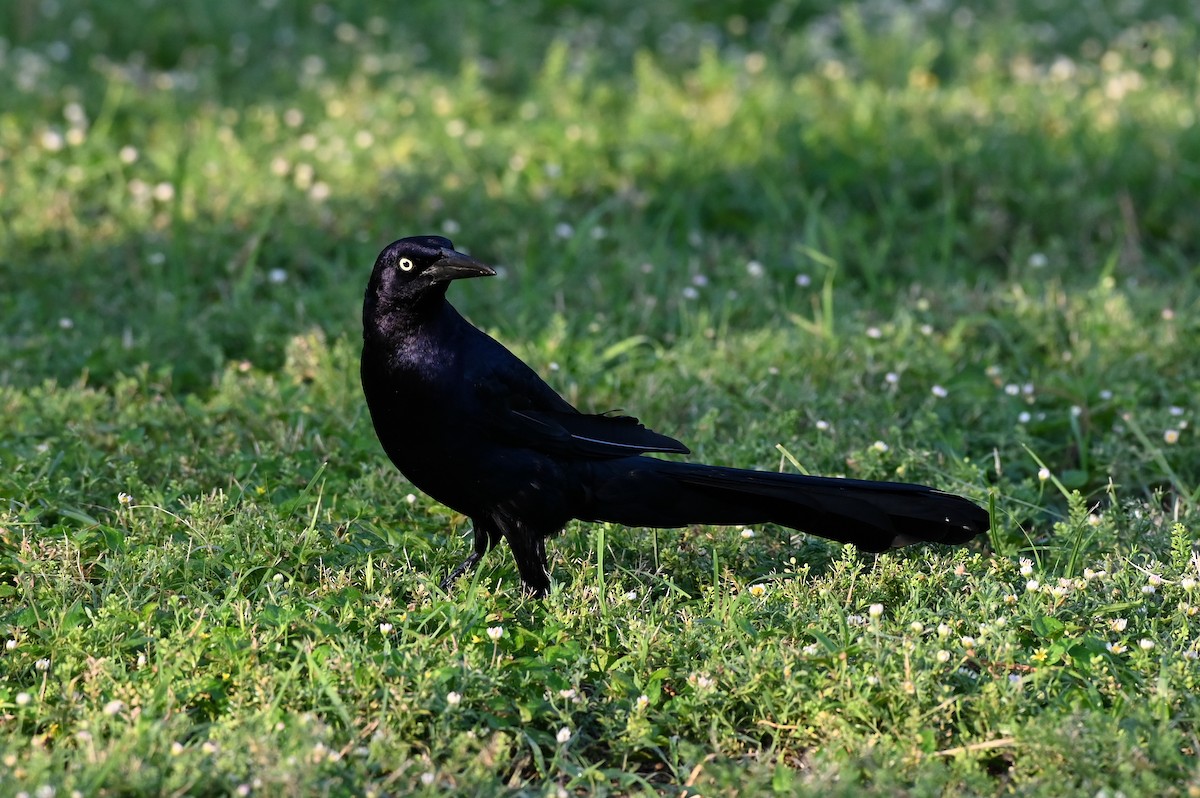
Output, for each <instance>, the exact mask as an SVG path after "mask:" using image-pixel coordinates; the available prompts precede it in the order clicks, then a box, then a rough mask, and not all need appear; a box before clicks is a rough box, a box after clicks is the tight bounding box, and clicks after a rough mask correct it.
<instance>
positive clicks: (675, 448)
mask: <svg viewBox="0 0 1200 798" xmlns="http://www.w3.org/2000/svg"><path fill="white" fill-rule="evenodd" d="M508 416H509V418H510V419H511V421H512V425H511V427H510V428H509V431H511V432H513V433H515V434H516V435H518V436H519V438H520V441H521V443H522V444H524V445H526V446H528V447H529V448H531V449H539V450H541V451H546V452H551V453H554V454H570V455H576V456H580V457H599V458H609V457H631V456H633V455H638V454H645V453H646V452H669V453H673V454H687V453H688V452H689V449H688V448H687V447H686V446H684V445H683V444H682V443H680V442H679V441H677V440H675V439H674V438H669V437H667V436H666V435H662V434H659V433H657V432H655V431H654V430H650V429H646V427H644V426H643V425H642V424H640V423H639V422H638V420H637V419H636V418H632V417H631V416H620V415H615V414H611V413H604V414H602V415H591V414H587V413H580V412H578V411H574V410H572V411H570V412H563V411H558V410H534V409H531V408H523V409H516V408H512V409H510V410H509V413H508Z"/></svg>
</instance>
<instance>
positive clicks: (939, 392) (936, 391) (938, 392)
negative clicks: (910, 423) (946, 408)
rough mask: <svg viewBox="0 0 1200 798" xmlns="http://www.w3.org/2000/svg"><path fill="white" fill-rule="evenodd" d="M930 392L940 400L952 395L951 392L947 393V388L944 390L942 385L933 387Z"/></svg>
mask: <svg viewBox="0 0 1200 798" xmlns="http://www.w3.org/2000/svg"><path fill="white" fill-rule="evenodd" d="M929 392H930V393H932V394H933V395H934V396H936V397H937V398H938V399H945V398H946V397H947V396H949V395H950V392H949V391H947V390H946V389H945V388H943V387H942V386H940V385H935V386H933V387H932V388H930V389H929Z"/></svg>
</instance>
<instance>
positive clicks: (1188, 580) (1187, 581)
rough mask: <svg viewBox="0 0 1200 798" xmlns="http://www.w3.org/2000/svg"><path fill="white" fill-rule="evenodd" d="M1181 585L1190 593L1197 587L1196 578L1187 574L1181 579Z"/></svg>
mask: <svg viewBox="0 0 1200 798" xmlns="http://www.w3.org/2000/svg"><path fill="white" fill-rule="evenodd" d="M1179 586H1180V587H1181V588H1183V589H1184V590H1186V591H1188V592H1189V593H1190V592H1192V591H1193V590H1195V589H1196V580H1195V579H1193V578H1192V577H1190V576H1185V577H1184V578H1183V579H1180V580H1179Z"/></svg>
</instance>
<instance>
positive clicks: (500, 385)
mask: <svg viewBox="0 0 1200 798" xmlns="http://www.w3.org/2000/svg"><path fill="white" fill-rule="evenodd" d="M495 273H496V272H495V270H494V269H492V268H491V267H490V266H487V265H485V264H483V263H480V262H479V261H477V260H475V259H473V258H470V257H468V256H467V255H464V254H462V253H461V252H456V251H455V250H454V245H453V244H452V243H451V242H450V241H449V240H447V239H445V238H441V237H439V236H416V237H413V238H404V239H401V240H399V241H396V242H394V243H392V244H390V245H388V247H387V248H386V249H384V250H383V251H382V252H381V253H380V254H379V257H378V258H377V259H376V260H375V268H374V270H373V271H372V273H371V280H370V282H369V283H368V284H367V291H366V297H365V299H364V302H363V351H362V368H361V376H362V385H363V393H364V394H366V398H367V407H368V408H370V411H371V420H372V422H374V425H375V432H376V434H377V435H378V436H379V442H380V443H381V444H383V449H384V451H385V452H387V455H388V457H390V458H391V460H392V462H393V463H395V465H396V467H397V468H399V469H400V471H401V472H402V473H403V474H404V475H405V476H406V477H408V478H409V479H410V480H411V481H412V483H413V484H414V485H416V486H417V487H418V488H420V489H421V490H422V491H424V492H425V493H428V494H429V495H430V496H432V497H433V498H435V499H437V500H438V501H440V502H442V503H444V504H446V505H448V506H450V507H451V508H453V509H454V510H457V511H458V512H460V513H463V514H464V515H466V516H468V517H469V518H470V519H471V521H472V523H473V524H474V531H475V550H474V552H473V553H472V554H471V556H470V557H468V558H467V559H466V561H465V562H463V563H462V564H461V565H459V566H458V567H457V568H455V569H454V571H453V572H451V573H450V575H449V576H447V577H446V580H445V581H444V582H443V583H442V584H443V587H446V586H448V585H449V584H450V583H451V582H452V581H453V580H454V579H456V578H457V577H458V576H459V575H461V574H462V573H463V572H465V571H467V570H469V569H470V568H471V567H473V566H474V565H475V564H476V563H477V562H478V561H479V559H480V558H481V557H482V556H483V555H484V554H486V553H487V551H488V550H489V549H491V548H492V547H493V546H495V545H496V544H498V543H499V542H500V540H501V538H503V539H504V540H507V541H508V545H509V547H510V548H511V549H512V552H513V556H514V557H515V558H516V561H517V569H518V570H519V571H520V574H521V580H522V582H524V583H525V586H526V588H528V590H529V591H531V592H532V593H534V594H536V595H544V594H545V593H546V591H547V590H548V589H549V587H550V578H549V575H548V573H547V570H546V544H545V540H546V538H547V537H550V536H551V535H554V534H556V533H557V532H559V531H561V530H562V528H563V526H564V525H565V524H566V523H567V521H569V520H570V519H572V518H579V519H581V520H584V521H611V522H614V523H619V524H625V525H627V526H637V527H680V526H688V525H691V524H761V523H768V522H770V523H776V524H782V525H784V526H788V527H792V528H793V529H799V530H802V531H804V532H808V533H811V534H814V535H820V536H822V537H826V538H830V539H832V540H838V541H842V542H843V543H853V544H855V545H856V546H858V547H859V548H860V549H864V550H866V551H872V552H879V551H883V550H885V549H890V548H894V547H896V546H905V545H908V544H910V543H918V542H923V541H932V542H937V543H964V542H966V541H968V540H970V539H971V538H973V537H975V536H976V535H978V534H980V533H981V532H983V531H984V530H986V529H987V528H988V524H989V520H988V514H987V512H986V511H984V510H982V509H981V508H979V507H978V506H976V505H975V504H974V503H972V502H971V501H969V500H967V499H965V498H963V497H961V496H955V495H953V494H950V493H943V492H941V491H938V490H934V489H933V488H929V487H925V486H923V485H905V484H899V483H894V482H869V481H865V480H857V479H836V478H829V477H815V476H804V475H799V474H779V473H771V472H764V471H748V470H743V469H737V468H723V467H720V466H709V465H700V464H693V463H681V462H673V461H667V460H660V459H657V458H653V457H646V456H645V455H646V454H647V453H651V452H663V453H669V454H687V453H688V448H687V447H686V446H684V445H683V444H682V443H680V442H679V441H677V440H675V439H674V438H668V437H667V436H666V435H660V434H659V433H657V432H653V431H651V430H648V429H646V428H645V427H644V426H642V425H641V424H640V423H638V421H637V419H634V418H630V417H628V416H621V415H614V414H601V415H592V414H587V413H581V412H579V411H578V410H576V409H575V408H574V407H572V406H571V405H570V404H569V403H568V402H567V401H566V400H565V399H563V398H562V397H561V396H559V395H558V394H557V393H555V391H554V389H552V388H551V387H550V386H549V385H547V384H546V383H545V382H543V381H542V379H541V378H540V377H538V375H537V374H536V373H534V371H533V370H532V369H531V368H529V366H527V365H526V364H525V363H523V362H522V361H521V360H520V359H518V358H517V357H516V356H515V355H513V354H512V353H511V352H509V351H508V350H507V349H505V348H504V347H503V346H502V345H501V344H499V343H498V342H496V341H495V340H494V339H493V338H491V337H489V336H488V335H486V334H485V333H483V332H481V331H480V330H478V329H476V328H475V327H473V326H472V325H471V324H470V323H468V322H467V321H466V320H465V319H464V318H463V317H462V316H460V315H459V314H458V311H456V310H455V309H454V308H453V307H452V306H451V305H450V303H449V302H447V301H446V289H447V287H448V286H449V285H450V281H452V280H457V279H461V278H466V277H484V276H490V275H494V274H495Z"/></svg>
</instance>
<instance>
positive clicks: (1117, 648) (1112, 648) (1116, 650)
mask: <svg viewBox="0 0 1200 798" xmlns="http://www.w3.org/2000/svg"><path fill="white" fill-rule="evenodd" d="M1104 647H1105V648H1106V649H1108V651H1109V653H1111V654H1124V653H1125V650H1126V649H1125V646H1123V645H1122V644H1120V643H1105V644H1104Z"/></svg>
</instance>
